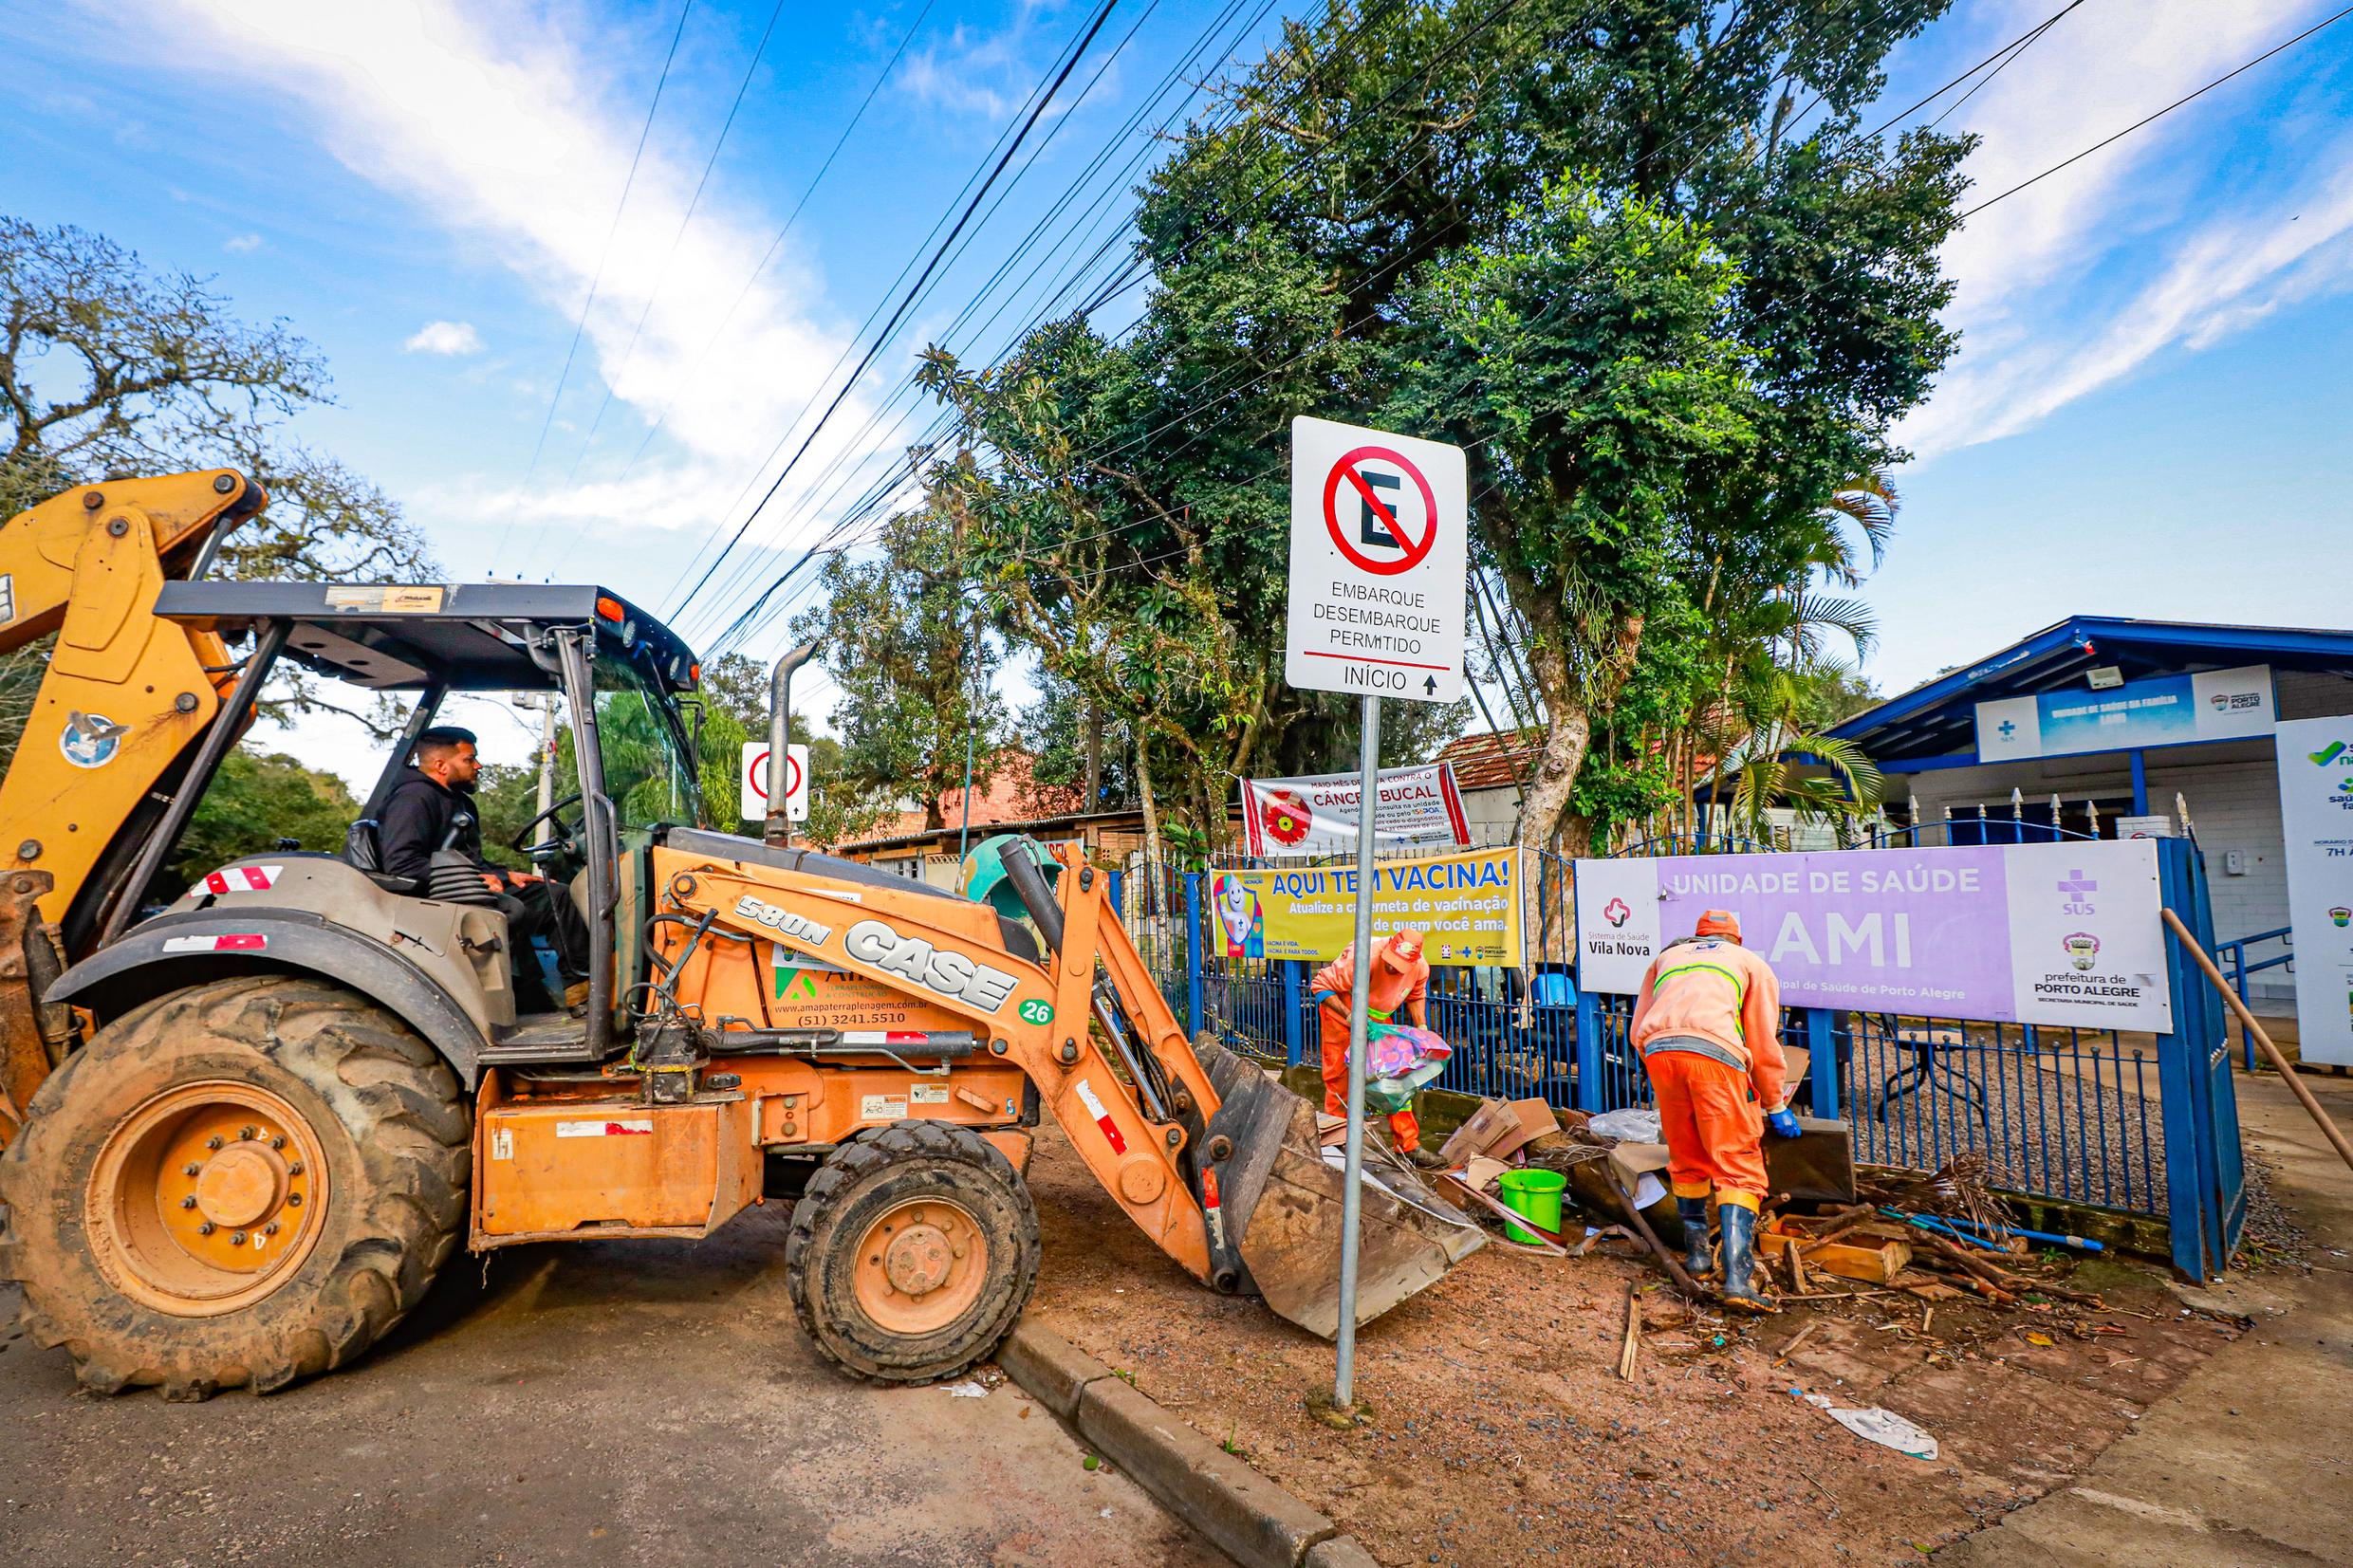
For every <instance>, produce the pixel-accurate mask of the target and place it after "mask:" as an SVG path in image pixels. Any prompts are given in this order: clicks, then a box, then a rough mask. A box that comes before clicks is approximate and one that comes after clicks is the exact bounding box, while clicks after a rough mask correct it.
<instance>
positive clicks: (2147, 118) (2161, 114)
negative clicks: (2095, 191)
mask: <svg viewBox="0 0 2353 1568" xmlns="http://www.w3.org/2000/svg"><path fill="white" fill-rule="evenodd" d="M2348 16H2353V6H2347V7H2346V8H2345V9H2343V10H2341V11H2339V12H2337V13H2336V14H2335V15H2333V16H2329V17H2325V18H2324V19H2323V20H2321V21H2319V22H2315V23H2314V24H2313V25H2312V26H2310V27H2308V28H2305V29H2304V31H2302V32H2300V33H2298V34H2296V36H2295V37H2293V38H2290V39H2288V41H2287V42H2286V43H2284V44H2276V45H2273V46H2271V47H2270V48H2268V49H2266V50H2264V51H2263V52H2262V53H2261V54H2259V55H2257V56H2255V57H2254V58H2253V59H2252V60H2250V61H2249V62H2247V64H2245V65H2241V66H2239V67H2238V68H2237V69H2236V70H2232V71H2225V72H2224V73H2223V74H2222V75H2220V76H2218V77H2215V78H2214V80H2213V81H2212V82H2209V83H2206V85H2204V86H2203V87H2200V88H2198V89H2197V91H2196V92H2194V93H2188V94H2185V95H2183V96H2182V97H2180V98H2177V99H2175V100H2174V101H2172V102H2171V103H2168V104H2166V105H2165V106H2164V107H2163V108H2161V109H2159V110H2158V111H2157V112H2156V113H2155V114H2151V115H2143V116H2142V117H2141V118H2140V119H2139V120H2134V121H2133V122H2132V123H2131V124H2129V125H2127V126H2125V127H2124V128H2123V129H2122V130H2121V131H2119V132H2117V133H2116V134H2115V135H2114V136H2110V137H2104V138H2101V139H2100V140H2098V141H2095V142H2093V143H2092V144H2091V145H2090V146H2088V147H2086V148H2084V150H2083V151H2082V152H2080V153H2077V154H2076V155H2075V156H2074V157H2066V158H2062V159H2060V160H2059V161H2058V162H2057V163H2054V164H2052V165H2051V166H2050V167H2049V168H2047V169H2046V170H2044V171H2043V172H2042V173H2041V174H2039V175H2033V176H2032V177H2031V178H2029V179H2022V180H2020V181H2019V182H2018V183H2017V184H2015V185H2013V186H2011V187H2010V189H2009V190H2007V191H2004V192H2003V193H2002V194H1999V195H1994V196H1988V197H1987V198H1986V199H1985V200H1983V201H1981V202H1979V203H1978V204H1977V205H1976V206H1974V207H1973V208H1971V209H1970V210H1969V211H1968V212H1963V213H1962V214H1961V216H1960V219H1959V221H1960V222H1963V223H1966V222H1968V221H1969V220H1970V219H1971V218H1973V217H1975V216H1976V215H1977V214H1978V213H1980V212H1984V211H1985V210H1986V209H1987V208H1989V207H1991V206H1992V205H1993V204H1994V203H1995V202H1997V201H2007V200H2009V199H2010V197H2011V196H2014V195H2016V194H2018V193H2019V192H2021V191H2023V190H2025V189H2026V188H2027V187H2028V186H2029V185H2034V184H2038V183H2040V182H2041V181H2043V180H2046V179H2048V178H2049V177H2050V176H2051V175H2055V174H2057V173H2058V172H2059V171H2060V170H2062V169H2065V168H2066V167H2067V166H2068V165H2069V164H2071V163H2080V162H2082V161H2083V160H2084V158H2087V157H2091V155H2092V154H2094V153H2096V152H2098V151H2100V149H2101V148H2103V147H2105V146H2108V145H2109V144H2111V143H2113V142H2118V141H2121V140H2123V139H2124V138H2126V137H2128V136H2130V135H2132V134H2133V133H2134V132H2135V131H2138V130H2139V129H2140V128H2141V127H2142V126H2143V125H2147V124H2149V123H2150V122H2152V121H2154V120H2162V119H2164V118H2165V117H2166V116H2167V115H2169V114H2172V113H2173V112H2174V111H2175V110H2176V109H2178V108H2180V107H2181V106H2182V105H2183V104H2184V103H2188V102H2191V101H2195V100H2196V99H2200V98H2203V97H2205V96H2206V95H2207V94H2208V93H2210V92H2213V91H2214V89H2215V88H2216V87H2219V86H2221V85H2222V84H2223V83H2225V82H2228V81H2230V80H2231V79H2232V78H2233V77H2234V76H2239V75H2243V74H2244V73H2246V72H2248V71H2251V70H2253V69H2254V68H2255V67H2256V66H2257V65H2262V64H2263V63H2264V62H2265V61H2267V60H2269V59H2270V58H2271V57H2272V56H2273V55H2275V54H2282V53H2285V52H2286V51H2287V50H2288V49H2291V48H2294V47H2295V46H2297V45H2298V44H2301V43H2303V42H2304V41H2305V40H2306V39H2307V38H2309V37H2311V36H2312V35H2313V34H2314V33H2316V32H2319V31H2321V30H2323V29H2324V28H2333V27H2335V26H2336V25H2337V24H2338V23H2340V22H2342V21H2344V19H2345V18H2346V17H2348Z"/></svg>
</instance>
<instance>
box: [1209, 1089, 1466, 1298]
mask: <svg viewBox="0 0 2353 1568" xmlns="http://www.w3.org/2000/svg"><path fill="white" fill-rule="evenodd" d="M1195 1050H1196V1052H1198V1053H1199V1054H1201V1055H1203V1056H1204V1057H1206V1058H1209V1059H1210V1060H1207V1061H1204V1066H1206V1067H1207V1068H1208V1069H1209V1073H1210V1078H1211V1081H1212V1082H1213V1083H1214V1085H1215V1087H1216V1088H1217V1091H1218V1094H1219V1096H1220V1098H1221V1102H1222V1103H1221V1104H1220V1105H1219V1108H1218V1111H1217V1114H1216V1115H1215V1116H1213V1117H1212V1118H1211V1119H1210V1124H1209V1134H1210V1144H1211V1147H1213V1148H1215V1147H1217V1143H1216V1140H1217V1139H1218V1138H1219V1137H1220V1136H1223V1137H1225V1138H1227V1139H1229V1140H1231V1143H1232V1153H1231V1154H1229V1155H1228V1157H1227V1158H1226V1159H1224V1160H1222V1161H1220V1162H1218V1163H1217V1164H1215V1165H1214V1166H1213V1167H1212V1168H1211V1179H1212V1182H1213V1184H1214V1187H1213V1192H1214V1203H1213V1205H1212V1207H1211V1212H1212V1213H1213V1214H1214V1215H1216V1216H1217V1220H1216V1222H1215V1224H1214V1227H1213V1229H1214V1231H1217V1230H1222V1236H1221V1237H1220V1238H1219V1239H1220V1240H1222V1242H1223V1243H1224V1244H1225V1246H1224V1247H1221V1248H1218V1250H1226V1249H1229V1248H1230V1249H1231V1251H1232V1252H1233V1253H1238V1254H1239V1256H1240V1260H1241V1262H1242V1264H1243V1265H1244V1266H1245V1267H1246V1268H1247V1269H1248V1271H1249V1274H1248V1279H1247V1281H1244V1282H1240V1283H1242V1284H1243V1286H1244V1287H1245V1288H1254V1289H1256V1290H1257V1292H1258V1294H1259V1295H1261V1296H1262V1297H1264V1298H1265V1299H1266V1302H1267V1305H1269V1306H1270V1307H1272V1308H1273V1309H1274V1310H1275V1311H1276V1312H1277V1313H1279V1314H1281V1315H1282V1316H1283V1317H1285V1318H1288V1319H1290V1320H1291V1321H1292V1322H1294V1323H1297V1324H1298V1325H1299V1326H1300V1327H1301V1328H1304V1329H1306V1330H1307V1331H1308V1332H1310V1333H1313V1334H1319V1335H1322V1336H1323V1337H1325V1338H1326V1339H1329V1338H1331V1337H1334V1336H1335V1335H1337V1334H1338V1333H1339V1332H1340V1233H1341V1208H1342V1203H1343V1195H1344V1194H1345V1192H1346V1190H1347V1189H1346V1177H1345V1172H1344V1171H1343V1169H1342V1167H1341V1151H1340V1150H1339V1149H1337V1148H1334V1149H1331V1150H1328V1151H1326V1150H1319V1149H1318V1148H1317V1147H1316V1123H1315V1107H1314V1105H1313V1103H1312V1102H1310V1101H1308V1100H1306V1099H1302V1098H1300V1097H1299V1096H1297V1095H1295V1094H1293V1093H1291V1092H1290V1091H1289V1090H1288V1089H1287V1088H1285V1087H1284V1086H1283V1085H1282V1084H1281V1083H1279V1082H1277V1081H1276V1080H1275V1079H1272V1078H1270V1077H1269V1076H1268V1075H1267V1074H1266V1073H1263V1072H1261V1071H1259V1070H1258V1069H1257V1068H1254V1067H1251V1066H1250V1065H1249V1064H1248V1063H1246V1062H1244V1061H1241V1060H1240V1059H1238V1058H1235V1057H1233V1056H1232V1055H1231V1054H1230V1053H1227V1052H1225V1051H1224V1050H1223V1049H1222V1048H1221V1047H1216V1046H1211V1047H1209V1049H1208V1050H1206V1051H1204V1050H1202V1049H1201V1048H1200V1047H1199V1046H1197V1045H1196V1047H1195ZM1213 1053H1214V1054H1213ZM1218 1057H1222V1058H1224V1060H1223V1061H1217V1060H1215V1059H1216V1058H1218ZM1358 1238H1359V1239H1358V1245H1357V1297H1356V1320H1357V1322H1358V1323H1359V1324H1363V1323H1367V1322H1370V1321H1371V1320H1372V1319H1375V1318H1378V1317H1380V1315H1381V1314H1382V1313H1384V1312H1386V1311H1388V1310H1389V1309H1390V1308H1391V1307H1393V1306H1395V1305H1397V1304H1398V1303H1399V1301H1403V1300H1405V1298H1407V1297H1408V1296H1411V1295H1413V1294H1414V1292H1416V1291H1417V1290H1419V1289H1421V1288H1422V1287H1423V1286H1425V1285H1428V1284H1430V1283H1433V1282H1436V1280H1437V1279H1439V1278H1440V1277H1441V1276H1443V1275H1444V1274H1445V1273H1446V1271H1447V1270H1448V1269H1450V1268H1453V1267H1454V1265H1455V1264H1458V1263H1460V1262H1462V1260H1463V1259H1465V1258H1467V1257H1469V1256H1470V1255H1471V1254H1472V1253H1473V1252H1476V1251H1477V1250H1478V1249H1479V1248H1480V1247H1481V1246H1483V1245H1486V1242H1487V1237H1486V1234H1485V1233H1484V1232H1483V1231H1481V1230H1480V1229H1479V1227H1477V1226H1475V1225H1473V1224H1472V1223H1471V1222H1470V1221H1469V1220H1466V1219H1465V1218H1463V1216H1462V1215H1461V1213H1460V1212H1459V1211H1457V1210H1456V1209H1454V1208H1453V1207H1452V1206H1451V1205H1449V1204H1447V1203H1445V1202H1444V1201H1443V1200H1441V1199H1440V1198H1439V1197H1438V1196H1437V1194H1436V1193H1435V1192H1433V1191H1431V1190H1430V1189H1429V1188H1428V1187H1427V1186H1426V1185H1424V1184H1423V1182H1422V1181H1421V1179H1420V1178H1419V1177H1418V1176H1416V1175H1414V1174H1413V1173H1412V1172H1410V1171H1402V1170H1399V1169H1398V1168H1397V1167H1395V1166H1394V1165H1391V1164H1388V1163H1386V1162H1382V1163H1380V1164H1379V1165H1375V1164H1373V1163H1371V1162H1367V1164H1366V1166H1365V1168H1364V1173H1363V1201H1362V1208H1361V1209H1360V1213H1359V1222H1358Z"/></svg>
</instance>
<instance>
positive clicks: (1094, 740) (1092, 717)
mask: <svg viewBox="0 0 2353 1568" xmlns="http://www.w3.org/2000/svg"><path fill="white" fill-rule="evenodd" d="M1102 731H1103V727H1102V707H1101V706H1100V705H1098V704H1097V703H1096V701H1095V700H1094V699H1093V698H1092V697H1089V698H1088V699H1087V702H1086V804H1085V806H1084V808H1083V809H1084V810H1087V811H1098V810H1101V809H1102Z"/></svg>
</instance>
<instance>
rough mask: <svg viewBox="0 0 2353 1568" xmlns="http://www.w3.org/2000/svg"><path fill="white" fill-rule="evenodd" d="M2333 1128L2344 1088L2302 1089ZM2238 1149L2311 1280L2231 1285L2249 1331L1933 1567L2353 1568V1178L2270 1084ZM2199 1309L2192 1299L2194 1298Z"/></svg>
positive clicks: (2348, 1093) (2242, 1107)
mask: <svg viewBox="0 0 2353 1568" xmlns="http://www.w3.org/2000/svg"><path fill="white" fill-rule="evenodd" d="M2304 1082H2305V1085H2306V1086H2307V1088H2309V1089H2310V1090H2311V1091H2312V1092H2313V1094H2314V1095H2315V1096H2317V1097H2318V1098H2319V1099H2320V1101H2321V1103H2322V1104H2323V1105H2324V1106H2325V1107H2327V1108H2328V1111H2329V1113H2330V1115H2331V1116H2334V1117H2335V1118H2336V1121H2337V1123H2338V1125H2339V1126H2341V1127H2353V1082H2348V1081H2346V1080H2344V1079H2331V1078H2324V1077H2316V1076H2313V1075H2309V1074H2307V1075H2306V1077H2305V1079H2304ZM2238 1099H2239V1116H2240V1122H2241V1125H2242V1127H2243V1129H2244V1132H2245V1136H2246V1142H2247V1147H2248V1149H2249V1151H2250V1152H2251V1153H2257V1154H2260V1155H2262V1156H2263V1158H2264V1159H2265V1160H2267V1161H2269V1162H2270V1165H2271V1166H2272V1167H2273V1168H2274V1171H2275V1175H2274V1177H2273V1180H2272V1196H2273V1197H2274V1199H2275V1200H2276V1201H2277V1202H2278V1203H2279V1204H2280V1205H2281V1206H2282V1207H2283V1208H2287V1209H2288V1210H2289V1211H2290V1214H2291V1216H2292V1217H2293V1218H2294V1219H2295V1220H2296V1221H2297V1222H2298V1223H2299V1224H2300V1225H2302V1226H2303V1227H2304V1228H2305V1230H2306V1231H2307V1234H2308V1236H2309V1238H2310V1262H2311V1264H2312V1272H2311V1274H2310V1275H2309V1276H2308V1277H2307V1276H2303V1275H2300V1274H2298V1273H2295V1272H2292V1271H2289V1270H2287V1269H2276V1270H2273V1271H2270V1272H2268V1273H2265V1274H2262V1275H2258V1276H2255V1277H2253V1278H2247V1277H2243V1276H2236V1275H2233V1276H2231V1277H2228V1278H2227V1279H2226V1280H2225V1281H2224V1282H2221V1283H2220V1284H2219V1285H2218V1286H2217V1287H2216V1289H2215V1290H2214V1292H2213V1295H2214V1296H2216V1297H2219V1298H2221V1299H2222V1300H2223V1301H2227V1302H2228V1303H2229V1304H2230V1306H2232V1307H2233V1308H2235V1309H2236V1310H2238V1311H2241V1312H2244V1313H2246V1314H2248V1315H2249V1316H2251V1317H2252V1318H2253V1319H2254V1320H2255V1327H2254V1330H2253V1332H2252V1333H2251V1334H2249V1335H2247V1336H2246V1337H2244V1338H2241V1339H2239V1340H2238V1341H2236V1342H2235V1343H2233V1344H2230V1345H2226V1346H2224V1347H2223V1348H2222V1349H2221V1350H2219V1351H2217V1352H2216V1353H2215V1355H2214V1357H2213V1359H2211V1360H2209V1361H2208V1362H2207V1363H2206V1364H2205V1365H2204V1366H2203V1367H2201V1368H2199V1369H2198V1370H2197V1371H2196V1373H2194V1374H2191V1376H2190V1377H2189V1378H2188V1379H2187V1380H2186V1381H2185V1382H2183V1383H2182V1385H2181V1386H2180V1387H2179V1388H2178V1389H2177V1390H2175V1391H2174V1393H2173V1395H2172V1396H2171V1397H2170V1398H2168V1399H2166V1400H2164V1401H2163V1402H2162V1403H2160V1404H2158V1405H2157V1406H2156V1407H2154V1408H2152V1409H2151V1410H2150V1411H2148V1413H2147V1414H2146V1415H2144V1416H2143V1417H2142V1418H2141V1420H2140V1423H2139V1425H2138V1426H2137V1427H2136V1428H2135V1429H2134V1430H2133V1431H2132V1432H2131V1433H2129V1434H2128V1435H2126V1436H2124V1437H2121V1438H2120V1439H2118V1440H2117V1441H2116V1442H2115V1443H2114V1444H2113V1445H2111V1446H2110V1447H2109V1448H2108V1450H2107V1452H2105V1453H2104V1454H2103V1455H2101V1457H2100V1460H2099V1462H2098V1463H2097V1464H2095V1465H2093V1466H2092V1467H2091V1468H2090V1469H2089V1470H2087V1471H2085V1472H2084V1474H2083V1475H2082V1476H2081V1477H2079V1478H2078V1480H2077V1482H2076V1484H2075V1485H2072V1486H2067V1487H2064V1488H2062V1489H2060V1490H2058V1491H2055V1492H2053V1493H2051V1494H2050V1495H2048V1496H2047V1497H2045V1498H2043V1499H2042V1500H2041V1501H2039V1502H2036V1503H2030V1504H2029V1505H2028V1506H2026V1507H2024V1508H2021V1509H2019V1510H2018V1511H2017V1512H2015V1513H2013V1514H2011V1515H2010V1516H2009V1517H2008V1518H2007V1519H2005V1520H2004V1521H2003V1522H2001V1523H2000V1524H1998V1525H1996V1526H1994V1527H1993V1528H1992V1529H1989V1530H1985V1531H1981V1532H1980V1533H1978V1534H1976V1535H1973V1536H1972V1537H1970V1538H1969V1539H1968V1540H1964V1541H1962V1542H1960V1543H1959V1544H1958V1545H1955V1546H1953V1547H1951V1548H1949V1549H1948V1550H1945V1551H1942V1552H1939V1553H1937V1554H1936V1558H1937V1560H1938V1561H1939V1562H1947V1561H1950V1562H1951V1563H1953V1564H1955V1568H2013V1565H2014V1568H2029V1565H2034V1568H2043V1565H2051V1568H2090V1565H2092V1564H2100V1565H2103V1568H2143V1565H2145V1568H2205V1565H2209V1564H2211V1565H2214V1568H2269V1565H2272V1564H2278V1565H2283V1568H2285V1565H2290V1564H2310V1563H2353V1533H2348V1531H2347V1529H2346V1526H2345V1496H2346V1485H2347V1482H2348V1481H2353V1404H2349V1403H2348V1401H2347V1400H2346V1397H2345V1391H2346V1390H2347V1389H2348V1388H2353V1256H2348V1254H2353V1171H2346V1170H2345V1168H2344V1164H2343V1163H2342V1162H2341V1161H2340V1160H2339V1159H2338V1158H2337V1156H2336V1154H2335V1153H2334V1152H2333V1151H2332V1150H2330V1148H2329V1147H2328V1145H2327V1143H2326V1142H2325V1141H2324V1140H2323V1139H2322V1137H2321V1135H2320V1132H2319V1130H2318V1129H2317V1128H2315V1127H2314V1126H2313V1125H2312V1121H2311V1118H2310V1117H2309V1116H2307V1115H2306V1113H2305V1111H2304V1108H2303V1107H2302V1106H2300V1105H2298V1104H2297V1103H2296V1101H2295V1099H2294V1098H2293V1097H2292V1096H2290V1095H2289V1094H2288V1090H2287V1088H2286V1087H2285V1086H2284V1085H2283V1084H2282V1083H2281V1082H2280V1080H2279V1079H2278V1078H2277V1077H2276V1076H2274V1075H2271V1074H2269V1073H2266V1074H2262V1075H2247V1074H2241V1075H2240V1076H2239V1078H2238ZM2192 1294H2193V1296H2196V1295H2197V1294H2198V1293H2195V1292H2193V1293H2192Z"/></svg>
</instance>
